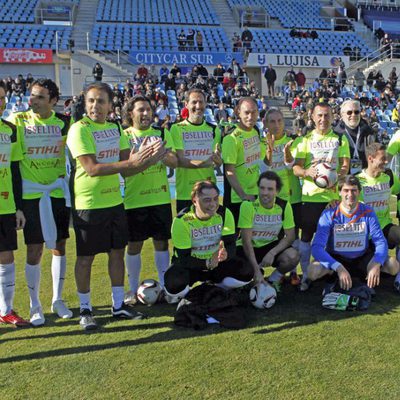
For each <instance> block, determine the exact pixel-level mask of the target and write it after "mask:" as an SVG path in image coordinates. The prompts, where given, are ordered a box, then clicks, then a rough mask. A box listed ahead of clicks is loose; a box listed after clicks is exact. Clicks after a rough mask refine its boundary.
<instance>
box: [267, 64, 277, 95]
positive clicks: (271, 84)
mask: <svg viewBox="0 0 400 400" xmlns="http://www.w3.org/2000/svg"><path fill="white" fill-rule="evenodd" d="M264 78H265V80H266V81H267V88H268V96H269V97H274V98H275V81H276V71H275V70H274V69H273V68H272V64H269V65H268V67H267V68H266V69H265V73H264Z"/></svg>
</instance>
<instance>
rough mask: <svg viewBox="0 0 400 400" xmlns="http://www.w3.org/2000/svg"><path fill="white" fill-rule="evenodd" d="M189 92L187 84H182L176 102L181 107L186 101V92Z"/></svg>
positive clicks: (177, 92)
mask: <svg viewBox="0 0 400 400" xmlns="http://www.w3.org/2000/svg"><path fill="white" fill-rule="evenodd" d="M186 91H187V86H186V84H185V83H181V84H180V85H179V86H178V89H177V91H176V100H177V101H178V105H179V106H180V107H181V106H182V105H183V103H184V100H185V92H186Z"/></svg>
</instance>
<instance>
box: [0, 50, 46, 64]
mask: <svg viewBox="0 0 400 400" xmlns="http://www.w3.org/2000/svg"><path fill="white" fill-rule="evenodd" d="M52 62H53V50H48V49H4V48H3V49H0V63H8V64H51V63H52Z"/></svg>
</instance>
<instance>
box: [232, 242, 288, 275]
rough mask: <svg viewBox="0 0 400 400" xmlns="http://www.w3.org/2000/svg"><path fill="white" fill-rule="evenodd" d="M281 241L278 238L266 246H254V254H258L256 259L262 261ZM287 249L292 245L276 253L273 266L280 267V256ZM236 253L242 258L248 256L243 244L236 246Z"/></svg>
mask: <svg viewBox="0 0 400 400" xmlns="http://www.w3.org/2000/svg"><path fill="white" fill-rule="evenodd" d="M278 243H279V240H276V241H274V242H272V243H268V244H266V245H265V246H262V247H253V249H254V255H255V256H256V260H257V262H258V263H260V262H261V261H262V259H263V258H264V256H265V255H266V254H267V253H268V252H269V251H271V250H272V249H273V248H274V247H276V246H277V245H278ZM287 249H290V247H287V248H286V249H284V250H282V251H280V252H279V253H278V254H276V255H275V257H274V263H273V264H272V266H273V267H274V268H278V267H279V263H278V261H277V260H278V257H279V256H280V255H281V254H282V253H283V252H284V251H285V250H287ZM236 254H237V255H238V256H239V257H241V258H245V259H246V258H247V257H246V254H245V253H244V249H243V247H242V246H237V248H236Z"/></svg>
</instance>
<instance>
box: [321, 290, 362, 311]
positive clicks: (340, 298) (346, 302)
mask: <svg viewBox="0 0 400 400" xmlns="http://www.w3.org/2000/svg"><path fill="white" fill-rule="evenodd" d="M359 300H360V299H359V298H358V297H356V296H349V295H348V294H343V293H337V292H331V293H328V294H327V295H326V296H324V298H323V299H322V306H323V307H325V308H329V309H331V310H339V311H346V310H356V309H357V307H358V303H359Z"/></svg>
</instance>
